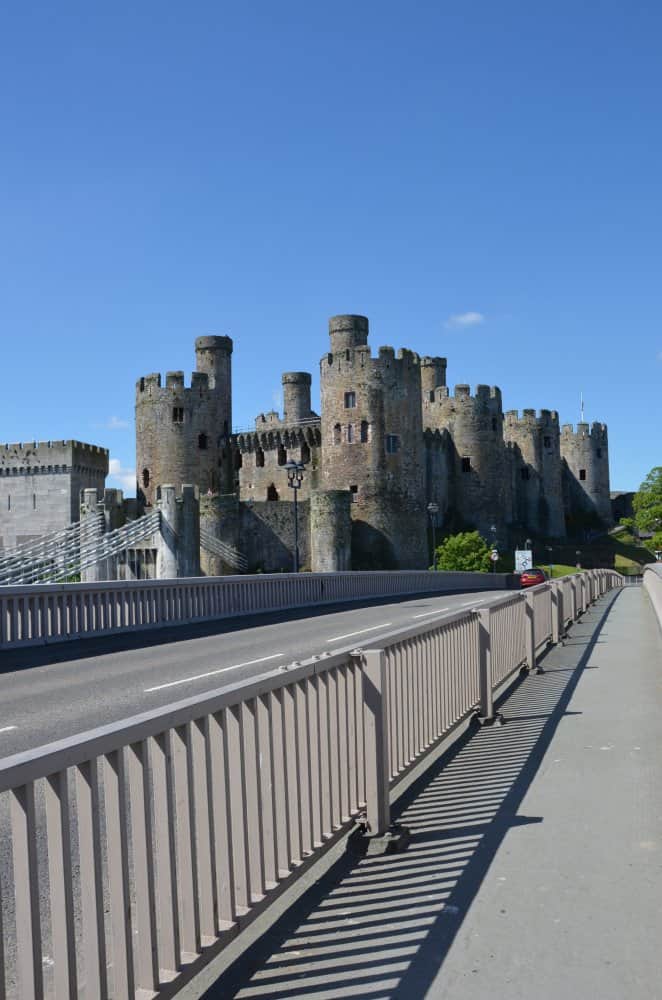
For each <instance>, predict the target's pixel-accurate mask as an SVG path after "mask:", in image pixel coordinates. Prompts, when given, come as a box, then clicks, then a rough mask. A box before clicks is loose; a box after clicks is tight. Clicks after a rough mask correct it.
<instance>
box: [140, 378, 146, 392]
mask: <svg viewBox="0 0 662 1000" xmlns="http://www.w3.org/2000/svg"><path fill="white" fill-rule="evenodd" d="M140 391H141V392H144V391H145V379H144V378H141V380H140Z"/></svg>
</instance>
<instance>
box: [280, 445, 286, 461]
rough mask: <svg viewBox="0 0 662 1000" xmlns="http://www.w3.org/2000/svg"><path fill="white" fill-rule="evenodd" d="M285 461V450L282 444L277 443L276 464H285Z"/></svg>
mask: <svg viewBox="0 0 662 1000" xmlns="http://www.w3.org/2000/svg"><path fill="white" fill-rule="evenodd" d="M286 462H287V452H286V451H285V449H284V447H283V446H282V444H279V445H278V464H279V465H285V463H286Z"/></svg>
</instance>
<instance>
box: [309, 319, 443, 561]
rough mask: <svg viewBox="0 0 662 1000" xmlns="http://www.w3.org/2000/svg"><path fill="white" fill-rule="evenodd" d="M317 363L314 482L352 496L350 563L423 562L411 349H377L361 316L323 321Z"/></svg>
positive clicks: (417, 393)
mask: <svg viewBox="0 0 662 1000" xmlns="http://www.w3.org/2000/svg"><path fill="white" fill-rule="evenodd" d="M329 335H330V338H331V350H330V351H329V353H328V354H327V355H325V357H324V358H323V359H322V361H321V363H320V383H321V398H322V418H321V419H322V458H321V467H320V487H321V489H323V490H349V491H350V492H351V494H352V500H353V502H352V505H351V511H352V568H353V569H419V568H422V567H425V566H427V564H428V556H427V524H426V512H425V452H424V440H423V427H422V419H421V374H420V365H419V358H418V355H416V354H414V353H413V352H411V351H406V350H402V351H399V352H398V355H397V357H396V355H395V352H394V350H393V348H392V347H381V348H380V349H379V356H378V357H376V358H373V357H372V356H371V353H370V348H369V347H368V320H367V319H366V318H365V316H334V317H332V318H331V319H330V321H329Z"/></svg>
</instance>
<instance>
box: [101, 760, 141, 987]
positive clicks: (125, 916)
mask: <svg viewBox="0 0 662 1000" xmlns="http://www.w3.org/2000/svg"><path fill="white" fill-rule="evenodd" d="M124 757H125V749H122V750H118V751H116V752H115V753H112V754H108V755H104V756H103V757H102V758H101V770H102V773H103V796H104V806H105V815H106V850H107V864H108V885H107V887H106V888H107V891H108V897H109V903H110V928H111V945H110V946H111V954H112V959H111V962H112V968H113V980H114V991H113V996H117V997H122V998H124V997H131V998H133V995H134V992H135V967H134V960H133V921H132V914H131V903H130V896H131V894H130V887H129V864H128V839H127V838H128V816H127V810H126V798H125V796H126V790H127V789H126V766H125V759H124Z"/></svg>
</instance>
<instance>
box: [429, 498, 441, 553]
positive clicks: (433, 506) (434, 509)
mask: <svg viewBox="0 0 662 1000" xmlns="http://www.w3.org/2000/svg"><path fill="white" fill-rule="evenodd" d="M427 509H428V514H429V515H430V524H431V525H432V569H433V570H436V568H437V514H438V513H439V504H438V503H435V502H434V501H431V502H430V503H429V504H428V508H427Z"/></svg>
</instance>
